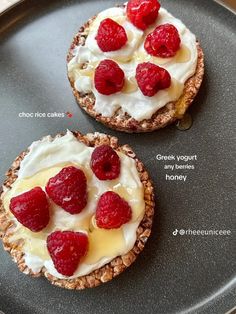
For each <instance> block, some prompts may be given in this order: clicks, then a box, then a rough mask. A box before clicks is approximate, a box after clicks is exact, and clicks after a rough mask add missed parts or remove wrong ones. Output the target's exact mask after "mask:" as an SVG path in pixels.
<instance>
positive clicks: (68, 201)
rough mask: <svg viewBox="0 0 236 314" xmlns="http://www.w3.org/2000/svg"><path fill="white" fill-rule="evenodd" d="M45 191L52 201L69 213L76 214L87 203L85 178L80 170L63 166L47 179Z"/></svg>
mask: <svg viewBox="0 0 236 314" xmlns="http://www.w3.org/2000/svg"><path fill="white" fill-rule="evenodd" d="M46 192H47V193H48V195H49V197H50V198H51V199H52V200H53V202H54V203H56V204H57V205H59V206H61V207H62V208H63V209H64V210H66V211H67V212H69V213H71V214H78V213H80V212H81V210H82V209H84V207H85V206H86V205H87V180H86V177H85V174H84V172H83V171H82V170H80V169H77V168H75V167H73V166H70V167H65V168H63V169H62V170H61V171H60V172H59V173H58V174H57V175H55V177H53V178H51V179H49V181H48V183H47V186H46Z"/></svg>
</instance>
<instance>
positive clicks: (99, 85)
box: [94, 59, 125, 95]
mask: <svg viewBox="0 0 236 314" xmlns="http://www.w3.org/2000/svg"><path fill="white" fill-rule="evenodd" d="M94 82H95V87H96V89H97V90H98V92H99V93H100V94H103V95H111V94H114V93H117V92H119V91H121V90H122V88H123V86H124V82H125V75H124V72H123V71H122V70H121V68H120V67H119V66H118V64H117V63H116V62H115V61H112V60H108V59H106V60H103V61H101V62H100V63H99V65H98V66H97V68H96V70H95V76H94Z"/></svg>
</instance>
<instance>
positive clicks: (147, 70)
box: [136, 62, 171, 97]
mask: <svg viewBox="0 0 236 314" xmlns="http://www.w3.org/2000/svg"><path fill="white" fill-rule="evenodd" d="M136 80H137V83H138V86H139V88H140V89H141V91H142V93H143V95H144V96H148V97H152V96H154V95H155V94H156V93H157V92H158V91H159V90H161V89H165V88H168V87H170V84H171V77H170V74H169V72H168V71H167V70H165V69H163V68H161V67H159V66H157V65H155V64H153V63H150V62H144V63H140V64H139V65H138V66H137V69H136Z"/></svg>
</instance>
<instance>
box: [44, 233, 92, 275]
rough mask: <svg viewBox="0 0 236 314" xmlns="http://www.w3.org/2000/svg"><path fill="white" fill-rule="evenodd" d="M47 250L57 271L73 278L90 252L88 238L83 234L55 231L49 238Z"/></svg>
mask: <svg viewBox="0 0 236 314" xmlns="http://www.w3.org/2000/svg"><path fill="white" fill-rule="evenodd" d="M47 249H48V252H49V254H50V256H51V258H52V261H53V264H54V266H55V268H56V270H57V271H58V272H59V273H60V274H62V275H64V276H72V275H73V274H74V272H75V271H76V269H77V267H78V265H79V262H80V259H81V257H83V256H84V255H85V254H86V253H87V250H88V237H87V235H86V234H84V233H82V232H73V231H55V232H53V233H51V234H50V235H49V236H48V237H47Z"/></svg>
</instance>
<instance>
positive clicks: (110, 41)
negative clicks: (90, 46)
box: [96, 18, 128, 52]
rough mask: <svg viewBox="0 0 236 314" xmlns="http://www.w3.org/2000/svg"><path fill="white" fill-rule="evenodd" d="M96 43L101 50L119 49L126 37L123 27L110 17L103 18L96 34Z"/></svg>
mask: <svg viewBox="0 0 236 314" xmlns="http://www.w3.org/2000/svg"><path fill="white" fill-rule="evenodd" d="M96 40H97V44H98V46H99V48H100V49H101V50H102V51H103V52H107V51H115V50H119V49H120V48H121V47H123V46H124V45H125V44H126V42H127V40H128V38H127V35H126V32H125V29H124V27H122V26H121V25H120V24H118V23H116V22H115V21H113V20H112V19H109V18H108V19H105V20H103V21H102V22H101V23H100V26H99V28H98V33H97V36H96Z"/></svg>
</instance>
